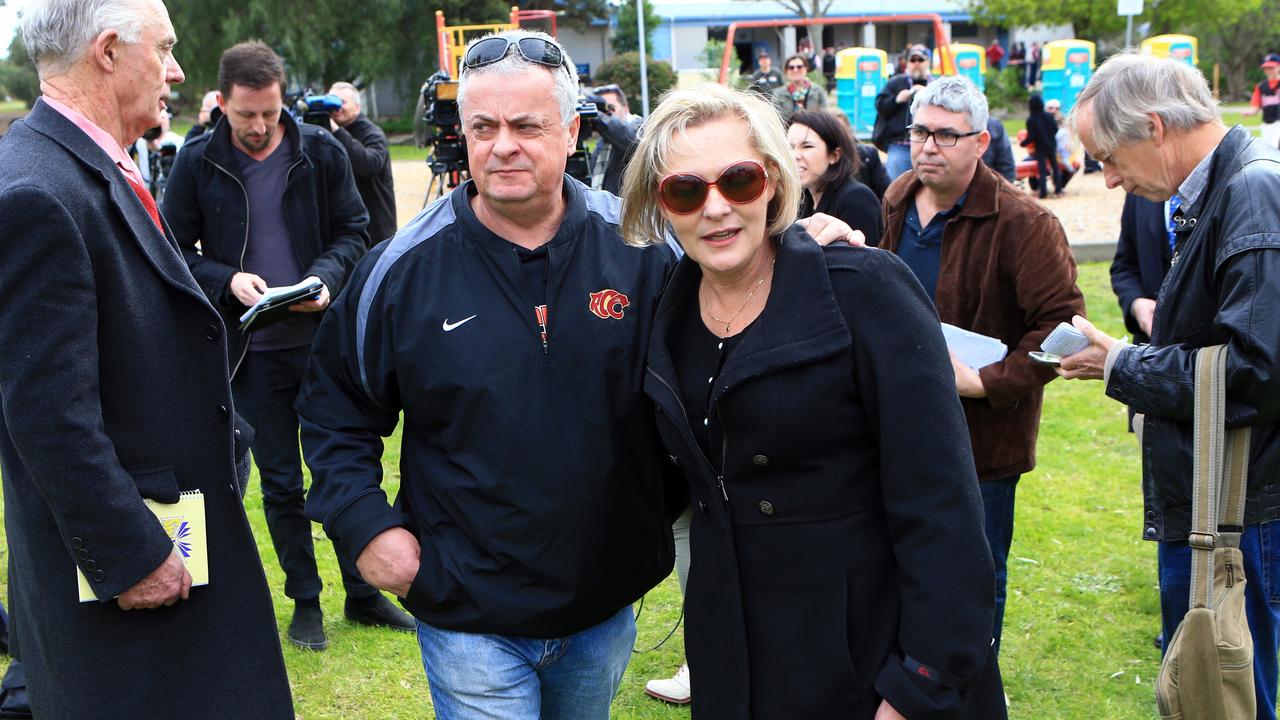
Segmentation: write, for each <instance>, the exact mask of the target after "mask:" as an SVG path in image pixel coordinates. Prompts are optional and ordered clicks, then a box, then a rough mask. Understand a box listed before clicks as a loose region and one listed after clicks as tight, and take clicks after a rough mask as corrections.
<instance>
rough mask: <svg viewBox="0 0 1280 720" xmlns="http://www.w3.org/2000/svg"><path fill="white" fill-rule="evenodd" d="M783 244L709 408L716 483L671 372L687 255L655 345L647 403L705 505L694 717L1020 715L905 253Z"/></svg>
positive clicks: (694, 621) (690, 643) (928, 325)
mask: <svg viewBox="0 0 1280 720" xmlns="http://www.w3.org/2000/svg"><path fill="white" fill-rule="evenodd" d="M778 248H779V251H778V257H777V262H776V265H775V267H774V280H773V287H772V290H771V291H770V293H769V300H768V304H767V305H766V307H765V309H764V311H763V312H762V313H761V315H760V316H759V318H757V319H756V321H755V322H754V323H753V324H752V325H751V326H750V328H749V329H748V330H747V331H746V334H745V335H744V336H743V337H742V339H741V341H740V343H739V344H738V346H737V348H736V349H735V350H734V351H733V353H732V354H731V355H730V356H729V358H728V359H727V360H726V362H725V365H724V368H723V370H722V372H721V374H720V376H719V377H718V378H717V380H716V384H715V386H714V388H713V390H712V393H711V400H710V407H709V410H710V412H709V417H710V421H711V422H712V423H714V425H712V430H715V429H716V427H717V426H718V428H719V430H720V431H721V432H722V433H723V438H724V441H723V447H720V448H712V452H713V453H715V454H718V455H720V457H721V458H722V468H723V470H722V472H721V473H720V474H719V475H717V473H716V470H715V469H714V465H713V464H712V463H711V462H709V461H708V459H707V458H706V457H705V456H704V455H703V453H702V452H701V450H700V449H699V448H698V445H697V442H696V441H695V439H694V436H693V434H692V432H691V431H690V428H689V424H688V421H687V419H686V416H685V411H684V409H683V401H682V399H681V397H680V395H679V389H678V388H679V385H678V383H677V381H676V377H677V375H676V370H675V367H674V366H673V361H672V342H673V340H674V339H675V336H676V335H677V334H678V332H679V331H678V328H679V326H680V325H681V323H682V320H681V319H682V318H683V317H684V313H686V312H688V311H689V305H690V303H696V302H697V295H698V291H697V289H698V285H699V280H700V278H701V271H700V270H699V269H698V266H697V265H696V264H695V263H693V262H692V261H691V260H690V259H689V258H688V257H686V258H684V259H683V260H682V261H681V263H680V264H679V265H678V266H677V268H676V270H675V272H674V274H673V276H672V279H671V281H670V284H669V285H668V288H667V290H666V292H665V294H664V296H663V298H662V301H661V304H660V306H659V309H658V314H657V318H656V321H655V326H654V330H653V332H654V336H653V341H652V342H651V344H650V350H649V369H648V375H647V378H646V383H645V390H646V392H647V393H648V394H649V395H650V396H651V397H653V398H654V400H655V402H656V404H657V406H658V424H659V430H660V432H661V433H662V436H663V440H664V442H665V443H666V445H667V447H668V449H669V452H670V453H671V455H672V460H673V461H675V462H676V463H677V464H678V465H680V467H682V468H683V469H684V472H685V475H686V476H687V477H688V479H689V484H690V492H691V502H692V504H693V509H694V512H693V525H692V529H691V534H690V546H691V552H692V565H691V568H690V575H689V584H688V589H687V594H686V597H685V612H686V614H687V617H688V626H687V630H686V635H685V647H686V651H687V654H688V659H689V668H690V673H691V676H692V677H693V678H695V681H694V682H695V685H696V686H697V691H696V692H695V693H694V700H693V702H694V705H693V713H694V716H695V717H698V718H788V719H797V720H798V719H802V718H824V719H825V718H871V717H872V716H873V715H874V713H875V710H876V707H877V706H878V705H879V703H880V700H881V698H886V699H888V700H889V701H890V703H891V704H892V705H893V706H894V707H895V708H897V709H898V710H899V712H902V713H903V714H904V715H906V716H907V717H909V718H913V719H916V718H955V717H973V718H983V719H984V720H991V719H992V718H1002V717H1004V701H1003V695H1002V692H1001V688H1000V682H999V674H998V670H997V669H996V667H995V658H994V656H992V654H991V653H990V652H989V650H990V645H991V628H992V612H993V607H994V597H995V581H994V572H993V570H992V561H991V553H990V551H989V550H988V548H987V542H986V539H985V536H984V535H983V530H982V507H981V502H980V500H979V497H980V496H979V492H978V483H977V477H976V475H975V472H974V465H973V459H972V456H971V455H970V452H969V438H968V433H967V432H966V431H965V421H964V415H963V412H962V410H961V408H960V403H959V402H958V400H957V399H956V391H955V382H954V379H953V375H952V370H951V364H950V361H949V359H948V355H947V350H946V344H945V342H944V340H943V338H942V333H941V330H940V328H939V324H938V319H937V316H936V315H935V314H934V313H933V311H932V309H931V307H930V305H929V300H928V298H927V297H926V296H925V294H924V292H923V290H922V289H921V287H920V284H919V283H918V282H916V281H915V279H914V278H913V277H912V275H911V272H910V270H908V269H907V267H906V266H905V265H904V264H903V263H902V262H901V261H899V260H898V259H897V258H896V257H895V256H893V255H892V254H890V253H886V252H882V251H878V250H871V249H857V248H827V249H825V250H824V249H821V248H819V247H818V246H817V245H816V244H814V243H813V241H812V240H811V239H809V238H808V236H807V235H804V234H803V233H801V232H799V231H797V230H790V231H788V232H787V233H786V234H785V235H784V236H783V237H782V238H781V239H780V241H779V245H778ZM975 703H976V705H975ZM966 707H968V708H970V710H969V711H968V712H967V714H966V711H965V708H966Z"/></svg>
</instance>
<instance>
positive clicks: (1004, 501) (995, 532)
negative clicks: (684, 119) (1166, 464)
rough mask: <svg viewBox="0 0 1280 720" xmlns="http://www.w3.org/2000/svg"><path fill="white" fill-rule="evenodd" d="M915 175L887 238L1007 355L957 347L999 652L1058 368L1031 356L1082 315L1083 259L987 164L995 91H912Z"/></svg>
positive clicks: (956, 321) (954, 310)
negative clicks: (1019, 525) (971, 357)
mask: <svg viewBox="0 0 1280 720" xmlns="http://www.w3.org/2000/svg"><path fill="white" fill-rule="evenodd" d="M911 112H912V115H913V118H914V121H913V123H912V124H911V126H910V127H908V128H907V130H906V133H907V138H908V140H909V142H910V144H911V164H912V166H913V168H914V169H915V173H914V174H911V175H905V176H903V177H900V178H898V179H897V180H896V181H895V182H894V183H893V185H891V186H889V190H888V191H887V192H886V193H885V198H884V214H885V219H886V222H885V232H884V235H883V236H882V237H881V239H880V247H881V248H883V249H886V250H889V251H890V252H894V253H897V254H898V257H900V258H902V260H903V261H905V262H906V263H907V266H908V267H910V268H911V270H912V271H913V272H915V274H916V277H917V278H918V279H919V280H920V283H921V284H922V285H924V289H925V291H926V292H927V293H928V294H929V296H930V297H931V298H933V301H934V305H935V306H936V307H937V309H938V316H939V317H940V318H941V320H942V322H944V323H949V324H951V325H954V326H957V327H960V328H962V329H965V330H970V331H972V332H976V333H979V334H982V335H986V336H988V337H992V338H996V339H997V340H999V341H1000V342H1002V343H1004V345H1005V347H1007V348H1008V354H1007V355H1006V356H1005V357H1004V359H1003V360H1000V361H999V362H995V363H992V364H990V365H986V366H983V367H979V368H973V367H969V366H967V365H965V364H963V363H961V362H960V361H959V360H958V359H957V358H956V357H955V355H954V354H953V355H952V358H951V364H952V367H953V369H954V370H955V375H956V391H957V392H958V393H959V394H960V402H961V405H963V406H964V411H965V418H966V419H967V421H968V425H969V435H970V440H971V442H972V443H973V458H974V462H975V464H976V465H977V469H978V480H979V487H980V489H981V491H982V500H983V506H984V510H985V523H986V534H987V542H988V543H989V544H990V545H991V554H992V556H993V557H994V559H995V563H996V583H997V584H996V615H995V627H994V628H993V637H994V638H995V645H994V648H995V650H996V651H997V652H998V651H999V649H1000V629H1001V625H1002V622H1003V617H1004V604H1005V586H1006V578H1007V571H1006V565H1007V561H1008V557H1009V546H1010V542H1011V541H1012V539H1013V505H1014V492H1015V490H1016V488H1017V483H1018V478H1019V477H1020V476H1021V475H1022V474H1023V473H1027V472H1030V471H1031V470H1032V469H1033V468H1034V467H1035V454H1036V435H1037V433H1038V430H1039V426H1040V407H1041V404H1042V402H1043V397H1044V385H1045V384H1046V383H1048V382H1049V381H1050V380H1052V379H1053V378H1054V373H1053V370H1052V368H1050V367H1048V366H1044V365H1036V364H1035V363H1033V362H1032V361H1031V359H1030V357H1029V356H1028V355H1027V353H1028V352H1029V351H1032V350H1039V349H1040V343H1041V342H1043V341H1044V339H1045V338H1046V337H1047V336H1048V335H1049V333H1050V332H1051V331H1053V329H1054V328H1055V327H1057V325H1058V323H1060V322H1070V321H1071V317H1072V316H1073V315H1076V314H1080V315H1083V314H1084V296H1083V295H1082V294H1081V293H1080V289H1079V288H1078V287H1077V286H1076V264H1075V260H1074V259H1073V258H1072V255H1071V249H1070V247H1069V246H1068V245H1067V238H1066V234H1065V233H1064V232H1063V230H1062V225H1061V224H1060V223H1059V222H1058V219H1057V218H1056V217H1054V216H1053V214H1052V213H1050V212H1049V211H1048V210H1046V209H1045V208H1044V206H1043V205H1040V204H1039V203H1037V202H1036V201H1035V200H1032V199H1031V198H1030V197H1028V196H1027V195H1026V194H1024V193H1022V192H1021V191H1019V190H1018V189H1017V188H1015V187H1014V186H1013V185H1010V184H1009V183H1007V182H1004V181H1002V180H1001V179H1000V176H999V175H998V174H997V173H996V172H995V171H994V170H992V169H990V168H988V167H987V166H986V165H984V164H983V163H982V160H981V158H982V154H983V152H984V151H985V150H986V149H987V145H988V144H989V142H990V136H989V134H988V131H987V130H986V127H987V115H988V113H987V99H986V97H985V96H984V95H983V94H982V92H981V91H980V90H978V88H977V87H976V86H974V84H973V83H972V82H971V81H969V80H968V79H967V78H964V77H959V76H952V77H945V78H940V79H938V80H935V81H934V82H932V83H930V84H929V86H928V87H927V88H925V89H924V90H922V91H920V92H918V93H917V94H916V96H915V98H914V99H913V100H912V106H911Z"/></svg>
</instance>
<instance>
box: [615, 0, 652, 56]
mask: <svg viewBox="0 0 1280 720" xmlns="http://www.w3.org/2000/svg"><path fill="white" fill-rule="evenodd" d="M642 1H643V3H644V51H645V54H646V55H653V31H654V30H655V29H656V28H657V27H658V24H659V23H661V22H662V16H660V15H658V13H657V12H656V11H655V10H654V9H653V3H651V2H649V0H642ZM638 30H639V28H637V27H636V3H635V0H623V2H622V5H621V6H620V7H619V8H618V25H617V27H615V28H614V29H613V51H614V52H616V53H625V52H636V53H638V52H640V43H639V41H637V40H636V32H637V31H638ZM637 67H639V66H638V65H637Z"/></svg>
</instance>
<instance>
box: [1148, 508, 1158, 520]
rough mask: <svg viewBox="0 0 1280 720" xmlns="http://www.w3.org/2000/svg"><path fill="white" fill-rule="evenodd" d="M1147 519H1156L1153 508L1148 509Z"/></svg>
mask: <svg viewBox="0 0 1280 720" xmlns="http://www.w3.org/2000/svg"><path fill="white" fill-rule="evenodd" d="M1147 519H1148V520H1155V519H1156V511H1155V510H1148V511H1147Z"/></svg>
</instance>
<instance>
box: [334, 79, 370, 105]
mask: <svg viewBox="0 0 1280 720" xmlns="http://www.w3.org/2000/svg"><path fill="white" fill-rule="evenodd" d="M329 92H331V93H338V92H343V93H347V94H348V95H350V96H351V100H352V101H353V102H354V103H355V104H356V107H361V108H362V107H363V106H364V104H363V103H361V102H360V89H359V88H357V87H356V86H355V85H352V84H351V83H349V82H336V83H334V84H333V85H332V86H331V87H330V88H329Z"/></svg>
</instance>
